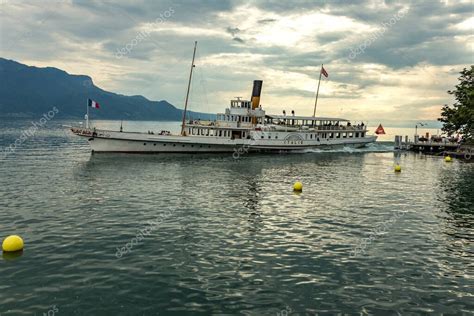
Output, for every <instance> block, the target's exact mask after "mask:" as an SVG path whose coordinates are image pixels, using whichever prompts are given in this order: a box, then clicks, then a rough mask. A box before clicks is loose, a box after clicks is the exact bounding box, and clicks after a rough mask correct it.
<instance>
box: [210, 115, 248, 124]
mask: <svg viewBox="0 0 474 316" xmlns="http://www.w3.org/2000/svg"><path fill="white" fill-rule="evenodd" d="M217 120H218V121H231V122H248V123H250V122H251V121H252V119H251V118H250V116H240V115H227V114H222V115H217Z"/></svg>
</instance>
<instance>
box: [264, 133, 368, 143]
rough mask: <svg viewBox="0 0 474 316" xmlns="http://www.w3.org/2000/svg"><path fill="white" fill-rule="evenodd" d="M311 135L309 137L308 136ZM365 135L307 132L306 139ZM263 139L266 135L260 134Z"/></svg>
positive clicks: (270, 137)
mask: <svg viewBox="0 0 474 316" xmlns="http://www.w3.org/2000/svg"><path fill="white" fill-rule="evenodd" d="M308 135H309V137H308ZM359 136H360V137H364V133H320V134H305V139H313V138H314V139H317V140H318V141H319V138H320V137H321V138H353V137H359ZM260 138H261V139H264V138H265V136H264V135H262V136H260ZM268 139H272V135H271V134H269V135H268ZM274 139H278V135H275V137H274Z"/></svg>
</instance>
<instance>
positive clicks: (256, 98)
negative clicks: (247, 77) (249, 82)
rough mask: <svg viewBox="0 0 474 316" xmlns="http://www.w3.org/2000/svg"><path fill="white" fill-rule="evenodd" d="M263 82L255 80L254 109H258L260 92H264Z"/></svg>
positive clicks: (253, 91) (253, 92)
mask: <svg viewBox="0 0 474 316" xmlns="http://www.w3.org/2000/svg"><path fill="white" fill-rule="evenodd" d="M262 84H263V81H262V80H254V81H253V89H252V109H256V108H258V106H259V105H260V93H261V92H262Z"/></svg>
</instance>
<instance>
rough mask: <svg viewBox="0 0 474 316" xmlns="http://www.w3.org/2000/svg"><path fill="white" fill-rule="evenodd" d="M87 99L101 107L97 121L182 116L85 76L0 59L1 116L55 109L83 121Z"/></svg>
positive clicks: (30, 114)
mask: <svg viewBox="0 0 474 316" xmlns="http://www.w3.org/2000/svg"><path fill="white" fill-rule="evenodd" d="M87 99H92V100H95V101H97V102H98V103H99V104H101V105H102V107H101V109H100V110H98V111H94V118H95V119H123V120H163V121H178V120H181V118H182V113H183V111H182V110H181V109H178V108H176V107H175V106H174V105H172V104H170V103H168V102H167V101H165V100H161V101H151V100H148V99H147V98H145V97H143V96H140V95H135V96H126V95H121V94H117V93H113V92H108V91H105V90H103V89H101V88H99V87H97V86H96V85H95V84H94V82H93V80H92V78H91V77H89V76H86V75H71V74H68V73H67V72H65V71H63V70H61V69H57V68H52V67H46V68H39V67H33V66H28V65H24V64H21V63H19V62H16V61H13V60H8V59H4V58H0V117H19V118H34V117H39V116H41V115H43V113H46V112H48V111H50V110H51V109H52V107H53V106H55V107H56V108H57V109H58V110H59V112H58V114H57V116H58V117H62V118H83V117H84V114H85V111H86V108H85V106H86V104H87V103H86V102H87ZM188 113H189V115H190V116H191V117H206V118H207V117H209V114H205V113H197V112H191V111H189V112H188Z"/></svg>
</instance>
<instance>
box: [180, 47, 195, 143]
mask: <svg viewBox="0 0 474 316" xmlns="http://www.w3.org/2000/svg"><path fill="white" fill-rule="evenodd" d="M196 46H197V41H195V42H194V52H193V61H192V62H191V71H190V72H189V82H188V90H187V91H186V101H185V102H184V111H183V122H182V124H181V136H185V132H184V128H185V127H186V111H187V110H188V99H189V89H190V88H191V79H192V77H193V68H194V67H195V66H194V57H196Z"/></svg>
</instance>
